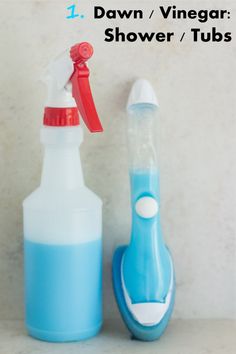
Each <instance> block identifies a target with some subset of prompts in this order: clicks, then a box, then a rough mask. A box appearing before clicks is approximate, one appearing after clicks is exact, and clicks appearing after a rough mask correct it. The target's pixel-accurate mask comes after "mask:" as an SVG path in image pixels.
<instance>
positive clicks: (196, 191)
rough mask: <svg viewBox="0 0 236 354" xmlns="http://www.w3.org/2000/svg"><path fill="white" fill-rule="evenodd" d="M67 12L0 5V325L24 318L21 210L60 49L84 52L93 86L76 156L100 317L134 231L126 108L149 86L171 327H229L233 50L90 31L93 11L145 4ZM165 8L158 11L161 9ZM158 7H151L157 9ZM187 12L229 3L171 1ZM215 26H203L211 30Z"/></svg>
mask: <svg viewBox="0 0 236 354" xmlns="http://www.w3.org/2000/svg"><path fill="white" fill-rule="evenodd" d="M71 3H73V2H70V1H33V0H29V1H9V0H8V1H2V0H1V1H0V52H1V60H0V78H1V85H0V113H1V114H0V196H1V198H0V318H17V319H18V318H22V317H23V272H22V208H21V203H22V200H23V199H24V198H25V197H26V196H27V195H28V194H29V193H30V192H31V191H33V190H34V189H35V188H36V187H37V185H38V184H39V181H40V173H41V163H42V156H43V155H42V149H41V146H40V143H39V129H40V126H41V123H42V114H43V106H44V100H45V95H46V90H45V87H44V86H43V84H42V83H41V82H40V80H39V78H40V77H41V75H42V73H43V70H44V68H45V67H46V65H47V63H48V62H49V61H50V59H51V58H53V57H54V56H55V55H57V54H58V53H59V52H61V51H62V50H64V48H67V47H70V46H71V45H72V44H74V43H76V42H79V41H84V40H87V41H90V42H91V43H93V45H94V49H95V55H94V58H93V59H92V60H91V62H90V68H91V72H92V75H91V85H92V88H93V92H94V96H95V100H96V104H97V107H98V111H99V114H100V117H101V120H102V122H103V125H104V129H105V131H104V134H101V135H89V134H88V133H87V132H85V142H84V144H83V146H82V149H81V155H82V160H83V168H84V174H85V178H86V183H87V185H88V186H89V187H90V188H91V189H93V190H94V191H95V192H96V193H97V194H98V195H100V196H101V198H102V199H103V201H104V222H103V223H104V304H105V306H104V307H105V316H106V317H114V316H117V310H116V306H115V303H114V299H113V293H112V286H111V258H112V253H113V250H114V248H115V247H116V246H117V245H118V244H122V243H125V242H127V241H128V239H129V231H130V208H129V181H128V174H127V168H128V165H127V150H126V143H125V124H124V123H125V115H124V107H125V103H126V99H127V95H128V92H129V90H130V87H131V85H132V82H133V80H134V79H136V78H138V77H144V78H147V79H149V80H150V81H151V82H152V84H153V86H154V87H155V89H156V92H157V93H158V97H159V101H160V104H161V132H160V137H161V154H160V170H161V196H162V206H161V212H162V225H163V230H164V234H165V238H166V241H167V243H168V245H169V246H170V248H171V250H172V252H173V256H174V260H175V266H176V273H177V300H176V307H175V314H174V315H175V317H178V318H200V317H203V318H207V317H215V318H217V317H227V318H232V317H235V316H236V311H235V306H236V305H235V304H236V302H235V295H236V254H235V253H236V240H235V237H236V236H235V234H236V232H235V231H236V223H235V215H236V213H235V210H236V208H235V207H236V205H235V204H236V203H235V201H236V189H235V178H236V168H235V148H236V143H235V133H236V124H235V89H236V87H235V54H236V47H235V42H232V43H230V44H229V43H228V44H227V43H225V44H211V43H208V44H206V43H203V44H200V43H199V44H196V43H194V44H193V43H192V42H191V41H190V40H188V41H185V42H183V43H182V44H180V43H179V42H177V41H175V42H173V43H172V44H165V43H159V44H158V43H155V42H152V43H150V44H143V43H139V42H137V43H136V44H132V43H117V44H114V43H113V44H111V43H105V42H104V41H103V37H104V34H103V33H104V29H105V28H107V27H113V26H120V27H121V29H122V30H123V31H132V30H133V31H147V30H148V31H161V30H163V31H172V30H174V31H176V33H181V31H182V32H183V31H184V30H185V29H188V28H190V25H193V24H195V25H196V26H199V23H198V22H197V21H187V22H184V21H170V20H168V21H166V22H164V21H163V20H162V19H161V18H160V17H159V19H157V18H153V19H152V20H150V21H146V20H143V21H134V20H129V21H127V20H126V21H125V20H119V19H117V20H113V21H108V20H100V21H99V20H97V21H94V20H93V19H92V9H93V4H97V5H98V4H99V3H100V4H102V5H103V6H104V7H106V8H142V9H144V11H145V12H147V13H148V11H149V10H151V8H153V4H155V2H153V1H145V2H143V1H118V0H117V1H100V2H99V1H89V2H88V1H85V0H83V1H82V0H81V1H80V2H79V4H80V5H79V6H80V11H81V13H84V14H85V16H86V18H85V19H84V20H77V19H75V20H67V19H66V18H65V17H66V6H69V5H70V4H71ZM162 4H163V2H162ZM157 5H158V4H156V6H157ZM176 5H179V6H180V7H188V8H191V7H192V8H199V9H200V8H201V7H203V8H211V7H213V8H214V7H218V8H220V7H221V8H224V7H226V8H227V7H229V8H231V9H232V10H233V11H232V12H233V13H232V17H233V19H232V20H230V21H225V22H224V21H223V22H218V23H217V28H218V29H221V30H222V31H230V30H232V28H233V22H234V24H235V10H236V7H235V3H234V2H233V1H231V2H230V1H223V0H222V1H208V0H207V1H201V2H200V1H186V2H183V1H176ZM212 25H213V22H211V21H210V22H209V23H207V24H201V25H200V27H201V28H202V29H209V28H210V27H211V26H212Z"/></svg>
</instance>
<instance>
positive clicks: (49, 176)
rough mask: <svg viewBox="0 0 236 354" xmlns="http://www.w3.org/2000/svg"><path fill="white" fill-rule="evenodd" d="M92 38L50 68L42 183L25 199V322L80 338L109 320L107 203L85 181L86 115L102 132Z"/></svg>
mask: <svg viewBox="0 0 236 354" xmlns="http://www.w3.org/2000/svg"><path fill="white" fill-rule="evenodd" d="M92 54H93V48H92V46H91V45H90V44H89V43H86V42H83V43H80V44H77V45H75V46H73V47H72V48H71V50H70V51H69V50H68V51H66V52H65V53H63V54H61V55H60V56H59V57H57V58H56V59H55V60H54V61H53V62H52V63H51V65H50V67H49V77H48V100H47V103H46V108H45V111H44V125H43V127H42V129H41V142H42V144H43V145H44V148H45V155H44V162H43V171H42V178H41V184H40V186H39V188H38V189H36V190H35V191H34V192H33V193H32V194H31V195H30V196H29V197H28V198H26V199H25V200H24V202H23V209H24V262H25V264H24V266H25V311H26V327H27V330H28V332H29V334H30V335H32V336H33V337H35V338H38V339H41V340H46V341H53V342H64V341H76V340H82V339H86V338H88V337H91V336H94V335H95V334H97V333H98V331H99V329H100V328H101V324H102V293H101V292H102V238H101V234H102V230H101V228H102V227H101V225H102V202H101V200H100V199H99V198H98V197H97V196H96V195H95V194H94V193H93V192H92V191H90V190H89V189H88V188H87V187H86V186H85V184H84V180H83V173H82V168H81V163H80V157H79V153H78V147H79V146H80V144H81V142H82V140H83V135H82V129H81V127H80V125H79V115H78V110H79V113H80V115H81V116H82V118H83V120H84V122H85V124H86V126H87V127H88V129H89V130H90V131H91V132H100V131H102V126H101V123H100V121H99V118H98V115H97V112H96V108H95V105H94V102H93V98H92V94H91V90H90V86H89V80H88V77H89V69H88V67H87V65H86V61H87V60H88V59H89V58H90V57H91V56H92Z"/></svg>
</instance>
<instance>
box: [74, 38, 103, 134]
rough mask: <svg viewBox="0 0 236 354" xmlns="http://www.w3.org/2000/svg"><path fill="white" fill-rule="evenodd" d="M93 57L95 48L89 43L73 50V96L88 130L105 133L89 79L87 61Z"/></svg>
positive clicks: (77, 46) (84, 43)
mask: <svg viewBox="0 0 236 354" xmlns="http://www.w3.org/2000/svg"><path fill="white" fill-rule="evenodd" d="M92 55H93V47H92V46H91V44H89V43H87V42H82V43H79V44H76V45H74V46H73V47H72V48H71V50H70V56H71V59H72V60H73V62H74V72H73V74H72V76H71V78H70V81H71V83H72V95H73V97H74V99H75V101H76V104H77V107H78V110H79V112H80V114H81V116H82V118H83V120H84V122H85V124H86V126H87V127H88V129H89V130H90V131H91V132H92V133H94V132H101V131H103V128H102V125H101V122H100V120H99V118H98V114H97V111H96V108H95V105H94V101H93V96H92V93H91V89H90V85H89V79H88V78H89V69H88V67H87V65H86V61H87V60H88V59H89V58H91V56H92Z"/></svg>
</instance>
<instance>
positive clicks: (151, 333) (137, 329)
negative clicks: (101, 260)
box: [112, 246, 175, 342]
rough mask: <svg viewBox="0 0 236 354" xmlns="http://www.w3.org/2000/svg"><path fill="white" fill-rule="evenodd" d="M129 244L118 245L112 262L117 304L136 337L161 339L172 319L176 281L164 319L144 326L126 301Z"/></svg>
mask: <svg viewBox="0 0 236 354" xmlns="http://www.w3.org/2000/svg"><path fill="white" fill-rule="evenodd" d="M126 249H127V246H121V247H118V248H117V249H116V251H115V253H114V256H113V262H112V280H113V289H114V293H115V297H116V301H117V305H118V308H119V311H120V314H121V316H122V318H123V320H124V323H125V324H126V326H127V328H128V330H129V331H130V333H131V334H132V336H133V337H134V338H135V339H138V340H141V341H146V342H147V341H148V342H150V341H154V340H157V339H159V338H160V337H161V336H162V334H163V333H164V331H165V329H166V327H167V326H168V323H169V321H170V318H171V315H172V311H173V308H174V300H175V283H174V287H173V293H172V297H171V302H170V305H169V307H168V310H167V312H166V314H165V316H164V317H163V318H162V320H161V321H160V322H159V323H158V324H156V325H153V326H144V325H142V324H140V323H139V322H138V321H136V320H135V319H134V317H133V316H132V314H131V313H130V311H129V309H128V306H127V304H126V301H125V296H124V291H123V287H122V273H121V272H122V259H123V256H124V253H125V250H126Z"/></svg>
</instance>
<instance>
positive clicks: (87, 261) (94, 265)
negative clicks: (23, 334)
mask: <svg viewBox="0 0 236 354" xmlns="http://www.w3.org/2000/svg"><path fill="white" fill-rule="evenodd" d="M24 248H25V286H26V288H25V302H26V304H25V305H26V326H27V329H28V331H29V334H31V335H32V336H33V337H36V338H38V339H42V340H46V341H52V342H58V341H60V342H65V341H76V340H82V339H86V338H89V337H91V336H93V335H96V334H97V332H98V331H99V330H100V327H101V324H102V308H101V307H102V306H101V305H102V264H101V259H102V257H101V256H102V255H101V253H102V241H101V239H98V240H96V241H91V242H87V243H81V244H71V245H50V244H43V243H35V242H31V241H28V240H25V243H24Z"/></svg>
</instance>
